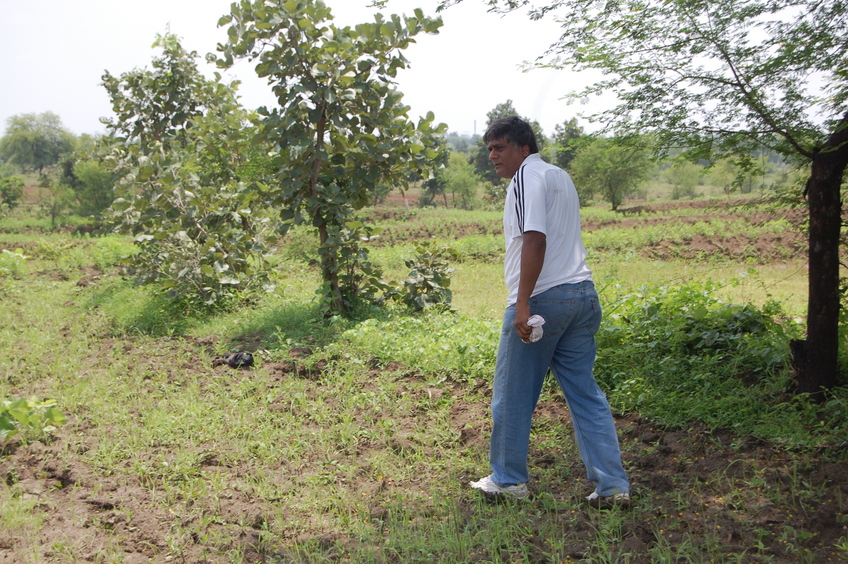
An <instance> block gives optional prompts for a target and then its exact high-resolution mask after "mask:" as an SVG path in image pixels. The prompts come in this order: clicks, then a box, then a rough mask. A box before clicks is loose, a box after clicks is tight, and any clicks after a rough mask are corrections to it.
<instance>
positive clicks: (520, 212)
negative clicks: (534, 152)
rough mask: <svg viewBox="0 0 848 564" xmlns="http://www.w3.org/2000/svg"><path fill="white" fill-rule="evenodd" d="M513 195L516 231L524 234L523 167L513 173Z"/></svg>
mask: <svg viewBox="0 0 848 564" xmlns="http://www.w3.org/2000/svg"><path fill="white" fill-rule="evenodd" d="M512 180H513V189H512V191H513V194H514V195H515V215H516V217H517V218H518V231H519V232H520V233H521V234H524V166H523V165H522V166H521V167H520V168H519V169H518V172H516V173H515V177H514V178H513V179H512Z"/></svg>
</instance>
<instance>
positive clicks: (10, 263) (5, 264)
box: [0, 249, 27, 278]
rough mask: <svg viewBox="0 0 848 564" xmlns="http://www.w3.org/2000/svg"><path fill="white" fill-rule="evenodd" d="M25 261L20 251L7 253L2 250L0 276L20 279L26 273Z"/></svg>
mask: <svg viewBox="0 0 848 564" xmlns="http://www.w3.org/2000/svg"><path fill="white" fill-rule="evenodd" d="M26 259H27V257H26V256H24V252H23V250H22V249H15V250H14V252H13V251H9V250H7V249H3V251H2V252H0V276H10V277H12V278H21V277H22V276H23V275H24V273H25V272H26Z"/></svg>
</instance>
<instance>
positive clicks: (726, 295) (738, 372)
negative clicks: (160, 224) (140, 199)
mask: <svg viewBox="0 0 848 564" xmlns="http://www.w3.org/2000/svg"><path fill="white" fill-rule="evenodd" d="M739 203H740V202H735V203H734V205H729V204H727V203H726V201H725V200H722V201H721V202H719V203H716V202H715V201H703V202H691V203H687V204H686V205H671V204H663V203H654V202H650V203H645V204H644V205H642V207H644V208H645V209H644V210H643V211H642V212H641V213H638V214H637V213H633V214H627V215H625V214H621V213H618V214H616V213H613V212H611V211H609V210H606V209H601V208H590V209H587V210H584V214H583V221H584V229H585V231H586V246H587V249H588V250H589V254H590V260H591V262H592V267H593V269H594V274H595V278H596V281H597V284H598V287H599V288H600V290H601V296H602V302H603V305H604V308H605V312H606V318H605V321H604V326H603V327H602V331H601V333H599V343H600V345H601V350H600V352H599V359H598V365H597V372H598V379H599V381H600V382H601V383H602V385H603V386H604V387H605V388H606V389H607V390H608V394H609V398H610V402H611V404H612V405H613V408H614V411H615V416H616V424H617V426H618V429H619V435H620V440H621V444H622V449H623V453H624V458H625V464H626V467H627V469H628V472H629V473H630V476H631V479H632V481H633V485H634V492H633V493H634V496H633V497H634V502H633V507H632V508H630V509H629V510H621V509H614V510H611V511H598V510H596V509H592V508H590V507H588V506H586V505H585V504H584V503H582V500H583V497H584V496H585V495H587V494H588V493H589V492H590V491H591V484H589V483H588V482H587V481H586V479H585V472H584V470H583V467H582V463H581V462H580V459H579V454H578V452H577V448H576V444H575V442H574V440H573V437H572V432H571V427H570V422H569V414H568V410H567V407H566V406H565V403H564V401H563V400H562V399H561V394H560V393H559V392H558V390H556V389H555V387H554V386H553V385H547V386H546V388H545V390H544V392H543V397H542V400H541V401H540V404H539V407H538V409H537V414H536V418H535V424H534V429H533V441H532V450H531V455H530V464H531V477H532V491H533V497H532V500H531V501H529V502H526V503H503V504H491V503H488V502H485V501H483V500H481V499H480V498H479V497H478V496H477V495H475V492H473V491H471V490H469V488H468V486H467V482H468V481H469V480H471V479H477V478H479V477H480V476H482V475H484V474H485V473H487V471H488V465H487V461H486V456H487V447H488V432H489V428H490V427H489V426H490V420H489V414H488V402H489V398H490V392H489V387H490V382H491V370H492V366H493V363H494V350H495V346H496V335H497V332H498V330H499V319H500V316H501V314H502V311H503V306H504V299H505V296H504V289H503V283H502V265H501V259H502V250H501V249H502V241H501V238H500V215H499V214H498V213H496V212H479V211H477V212H459V211H457V210H444V209H433V210H415V209H413V210H407V209H406V208H403V207H392V206H386V207H383V208H378V209H370V210H366V211H365V212H364V214H363V216H366V217H367V218H369V219H371V220H373V221H375V222H376V223H378V224H379V225H380V226H381V227H383V229H384V231H383V233H382V234H381V238H380V239H379V240H378V241H375V244H374V247H373V249H372V258H373V259H374V260H376V261H378V262H379V263H380V264H381V265H382V266H383V267H384V269H385V272H386V274H387V276H388V277H389V278H393V279H395V280H399V279H402V278H403V277H404V276H405V272H404V264H403V259H404V258H405V257H407V256H409V254H410V252H411V249H412V246H413V243H414V241H417V240H423V239H427V240H433V241H437V242H441V243H445V244H451V245H452V246H454V247H455V248H456V249H458V250H459V251H460V252H461V253H462V256H463V259H462V260H461V261H459V262H457V263H456V264H454V265H453V267H454V268H455V272H454V273H453V278H452V283H451V288H452V290H453V293H454V299H453V308H454V310H455V312H454V313H446V314H434V313H431V314H424V315H411V314H409V313H407V312H405V311H402V310H400V309H391V310H389V311H383V312H375V313H374V315H373V316H371V318H370V319H363V320H359V321H344V320H334V321H333V322H330V323H323V322H320V321H319V320H317V314H316V312H317V306H316V302H315V294H314V292H315V289H316V288H317V286H318V280H319V274H318V272H317V271H316V269H315V266H314V265H312V264H310V262H309V257H310V253H311V252H312V247H311V245H314V243H313V242H312V240H311V238H310V237H309V234H308V233H298V232H295V233H294V234H292V236H291V237H290V238H289V240H287V241H286V242H285V244H284V245H283V246H282V247H281V248H280V257H279V265H278V267H277V269H276V272H275V278H276V280H275V281H276V283H277V285H276V290H275V291H274V293H272V294H268V295H262V296H257V297H256V298H255V299H254V300H253V301H252V302H250V303H249V304H245V305H243V306H241V307H238V308H233V309H231V310H229V311H220V312H217V313H216V314H214V315H203V314H200V313H197V312H192V311H189V312H186V311H178V310H176V309H175V308H174V307H173V305H171V304H169V303H168V302H166V301H163V300H161V299H159V298H156V297H155V296H154V295H153V294H152V293H151V292H150V290H149V289H146V288H139V287H136V286H133V285H132V283H131V282H129V281H128V280H125V279H124V278H123V277H122V276H121V271H120V268H119V267H118V266H117V264H118V262H119V260H120V259H121V258H122V257H123V256H126V255H127V254H128V253H130V252H132V246H131V244H130V243H129V242H128V241H126V240H124V239H122V238H119V237H115V236H110V237H104V238H93V237H89V236H80V235H74V234H72V233H71V231H72V230H73V228H72V227H71V228H69V229H68V230H67V231H65V232H56V233H49V232H46V231H45V229H44V227H45V224H44V222H43V221H42V220H37V219H33V218H28V217H17V218H15V217H13V218H8V219H6V220H3V221H0V249H6V250H7V251H11V252H6V253H3V254H2V255H0V305H2V307H1V308H0V354H2V357H3V358H4V359H5V362H4V363H3V365H2V366H0V400H3V399H6V400H8V401H11V400H15V399H18V398H33V401H32V402H31V403H30V404H29V408H28V409H29V412H28V414H29V417H30V419H29V420H28V423H27V424H26V425H22V426H21V427H20V429H21V432H20V433H18V434H17V435H15V436H14V437H12V438H11V439H10V440H7V441H5V442H0V448H2V451H0V474H2V476H3V477H4V480H3V481H2V482H0V561H4V562H26V563H36V562H124V563H136V562H216V563H217V562H233V563H235V562H271V563H284V562H285V563H318V562H380V563H382V562H398V563H406V562H455V563H466V562H503V563H506V562H510V563H512V562H530V563H541V562H631V563H642V562H645V563H647V562H775V563H790V562H792V563H794V562H816V563H819V562H844V561H846V560H848V532H846V527H847V526H848V479H846V477H848V473H847V472H846V465H845V461H846V456H848V451H846V446H848V443H846V442H845V437H846V436H847V435H846V432H848V429H846V426H848V424H846V419H848V417H846V414H848V394H846V393H845V391H844V390H837V391H834V393H833V394H832V395H831V396H829V398H828V403H827V404H825V405H818V404H813V403H810V402H809V401H807V400H806V399H805V398H803V397H797V396H793V395H792V394H791V393H789V392H790V390H791V371H790V370H789V368H788V351H787V347H786V345H787V342H788V339H789V338H792V337H793V336H799V335H800V334H801V332H802V331H803V325H802V322H803V316H804V310H805V303H806V270H805V248H804V242H803V236H802V235H801V232H800V230H799V227H798V226H799V221H800V219H801V218H799V217H798V216H797V215H796V214H794V213H793V212H790V211H788V210H773V209H770V208H769V207H768V206H765V205H737V204H739ZM17 249H19V250H20V253H19V254H16V253H15V251H16V250H17ZM24 257H25V258H24ZM234 350H245V351H250V352H252V353H253V354H254V355H255V358H256V365H255V366H254V367H252V369H249V370H248V369H241V370H236V369H231V368H229V367H228V366H226V365H220V364H219V363H216V362H215V361H216V359H218V358H220V356H221V355H222V354H225V353H227V352H230V351H234ZM46 400H54V401H55V409H56V410H58V411H60V412H61V413H62V414H63V415H64V416H65V417H66V418H67V422H65V423H64V424H59V423H62V421H61V420H56V419H55V418H54V419H51V416H53V415H55V413H56V412H55V411H49V405H50V404H45V403H44V402H45V401H46Z"/></svg>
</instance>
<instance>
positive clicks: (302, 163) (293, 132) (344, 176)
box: [219, 0, 446, 315]
mask: <svg viewBox="0 0 848 564" xmlns="http://www.w3.org/2000/svg"><path fill="white" fill-rule="evenodd" d="M331 21H332V14H331V12H330V9H329V8H327V6H325V5H324V3H323V2H320V1H315V2H273V3H270V2H265V1H261V0H258V1H255V2H248V1H243V2H241V3H234V4H233V5H232V13H231V14H229V15H227V16H224V17H223V18H221V20H220V22H219V25H222V26H224V25H228V26H229V28H228V36H229V39H228V41H227V43H226V44H223V45H220V46H219V49H220V51H221V52H222V54H223V56H222V57H221V58H220V60H219V65H220V66H222V67H229V66H231V65H232V64H233V63H234V60H235V59H236V58H247V59H249V60H251V61H256V62H257V65H256V72H257V73H258V74H259V76H260V77H263V78H267V79H268V82H269V83H270V84H271V86H272V88H273V91H274V94H275V95H276V97H277V100H278V102H279V107H277V108H272V109H266V108H260V110H259V112H260V114H261V116H262V117H261V120H260V126H261V134H262V136H263V137H264V138H265V139H267V140H268V142H269V144H270V145H271V146H272V147H273V148H274V153H273V156H272V158H271V170H273V171H274V175H273V177H271V178H269V179H268V181H267V184H268V186H269V188H268V194H267V197H268V201H269V202H270V203H271V205H272V206H274V207H275V208H277V209H280V210H281V211H280V213H281V219H282V227H281V232H285V231H286V230H287V229H288V227H289V226H290V225H291V224H293V223H295V222H301V221H309V222H310V223H311V225H312V226H313V227H314V228H315V229H316V230H317V232H318V237H319V239H320V243H321V247H320V254H321V272H322V276H323V280H324V284H323V288H322V290H321V292H322V295H323V299H324V302H323V303H324V306H325V312H326V313H327V314H331V313H334V314H341V315H347V314H349V313H350V308H351V307H352V305H353V302H354V301H355V296H356V288H351V287H346V286H345V285H344V284H343V283H342V281H341V280H340V273H341V272H343V271H344V270H345V266H344V264H342V262H343V261H344V260H345V257H349V256H356V257H360V259H361V256H362V255H361V253H360V252H359V250H358V249H351V248H350V247H349V245H350V244H353V245H354V246H355V245H356V243H355V242H352V241H350V239H349V238H346V237H345V236H344V232H345V231H346V224H347V223H348V222H350V220H351V218H352V215H353V213H354V212H355V211H356V210H358V209H361V208H362V207H364V206H365V205H366V204H367V203H368V201H369V194H371V192H372V189H373V188H374V187H376V186H380V185H393V184H399V185H401V186H406V183H407V178H408V176H409V174H410V172H411V171H414V170H415V169H419V171H420V170H421V169H423V168H425V167H426V166H428V161H431V160H432V159H434V158H435V157H436V151H435V150H434V147H436V143H435V141H434V140H433V139H432V137H433V136H434V135H436V134H440V133H443V132H444V131H445V129H446V127H445V126H440V127H438V128H436V129H433V128H432V122H433V119H434V118H433V115H432V114H430V115H428V116H427V117H426V118H425V119H422V120H421V121H419V123H418V125H417V127H416V125H415V124H413V123H412V122H411V121H410V120H409V119H408V117H407V114H408V111H409V108H408V106H405V105H403V104H402V103H401V97H402V96H401V94H400V93H399V92H398V91H397V90H396V89H395V87H394V82H393V81H394V78H395V76H396V74H397V71H398V70H400V69H403V68H405V67H406V59H405V58H404V57H403V56H402V55H401V51H402V50H404V49H405V48H406V47H407V46H409V45H410V44H411V43H412V42H413V38H414V36H415V35H417V34H418V33H420V32H431V33H435V32H436V31H437V30H438V28H439V27H440V25H441V20H435V19H430V18H427V17H425V16H424V15H423V14H422V12H421V11H420V10H416V12H415V16H414V17H403V18H401V17H399V16H391V17H390V18H384V17H383V16H382V15H377V16H376V17H375V21H374V22H372V23H364V24H359V25H357V26H356V27H343V28H342V27H337V26H336V25H334V24H332V23H331Z"/></svg>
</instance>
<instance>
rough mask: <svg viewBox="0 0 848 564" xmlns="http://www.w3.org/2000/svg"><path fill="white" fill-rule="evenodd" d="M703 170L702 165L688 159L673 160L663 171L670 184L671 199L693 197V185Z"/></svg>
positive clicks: (694, 185) (696, 182) (695, 184)
mask: <svg viewBox="0 0 848 564" xmlns="http://www.w3.org/2000/svg"><path fill="white" fill-rule="evenodd" d="M703 172H704V167H702V166H700V165H699V164H696V163H692V162H689V161H679V162H674V163H672V165H671V166H670V167H668V168H667V169H666V170H665V171H663V176H665V179H666V181H667V182H668V183H669V184H671V186H672V192H671V199H672V200H679V199H680V198H694V197H695V196H696V194H695V187H696V186H697V185H698V180H699V179H700V177H701V174H703Z"/></svg>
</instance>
